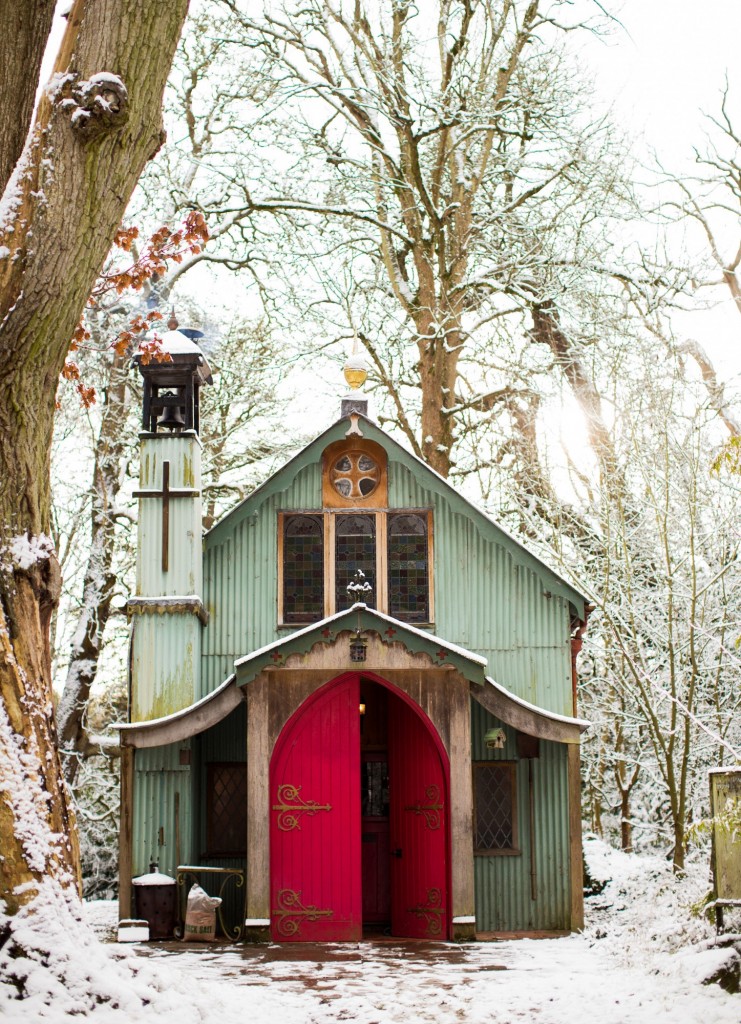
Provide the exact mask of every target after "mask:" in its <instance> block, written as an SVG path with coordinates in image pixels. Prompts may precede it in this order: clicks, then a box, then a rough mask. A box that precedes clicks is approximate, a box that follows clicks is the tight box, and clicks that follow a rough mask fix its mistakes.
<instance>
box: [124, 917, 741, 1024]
mask: <svg viewBox="0 0 741 1024" xmlns="http://www.w3.org/2000/svg"><path fill="white" fill-rule="evenodd" d="M139 949H140V956H141V957H142V958H144V959H145V960H146V961H147V965H146V966H147V967H149V968H155V969H156V968H157V966H158V965H160V964H161V965H162V966H163V967H164V966H165V965H166V966H167V968H169V969H170V970H171V971H173V972H174V973H175V974H177V975H182V976H183V977H182V984H180V983H179V984H177V986H176V987H177V988H178V989H179V990H181V991H182V988H183V987H191V986H192V988H193V991H194V993H196V992H197V996H195V997H194V1000H193V1002H192V1003H191V1006H190V1009H191V1010H192V1011H193V1013H194V1016H192V1017H190V1016H189V1014H188V1013H186V1014H183V1015H182V1016H179V1022H180V1024H186V1022H188V1021H189V1020H193V1021H204V1022H208V1024H211V1022H212V1021H213V1024H232V1021H234V1024H236V1022H237V1021H240V1022H241V1024H245V1022H247V1024H251V1022H260V1024H332V1022H336V1021H337V1022H339V1021H352V1022H357V1024H411V1022H417V1021H419V1022H425V1024H426V1022H430V1024H458V1022H460V1021H465V1022H466V1024H494V1022H495V1024H520V1022H522V1021H530V1022H535V1024H595V1022H598V1024H738V1022H739V1021H741V997H738V996H730V995H728V994H727V993H725V992H723V991H722V990H720V989H719V988H718V987H717V986H708V987H704V986H701V985H699V984H697V982H696V981H695V980H693V979H692V978H691V977H686V976H685V974H684V973H683V971H682V970H681V962H680V961H678V964H677V972H676V974H675V975H673V976H672V977H667V976H666V975H658V974H656V973H653V974H652V973H651V972H650V970H646V969H643V968H641V967H640V966H638V965H636V966H634V967H631V966H626V965H620V964H618V963H617V962H616V960H615V959H614V958H611V957H610V955H609V952H607V951H606V950H605V949H604V947H601V946H600V945H599V944H596V945H593V946H590V945H589V943H588V941H587V940H586V939H585V938H583V937H581V936H571V937H568V938H563V939H550V940H539V941H519V942H501V943H490V944H471V945H467V946H453V945H427V944H422V943H411V942H409V943H402V942H390V943H379V944H372V943H360V944H358V945H354V944H343V945H341V944H338V945H330V946H321V947H320V946H312V945H292V946H269V947H244V948H238V947H233V946H232V947H208V946H193V947H183V946H175V945H173V946H167V947H160V948H157V949H154V948H152V947H151V946H149V947H140V948H139ZM143 966H144V965H143ZM165 973H167V972H166V971H165Z"/></svg>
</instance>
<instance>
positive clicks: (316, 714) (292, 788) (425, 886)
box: [270, 675, 449, 942]
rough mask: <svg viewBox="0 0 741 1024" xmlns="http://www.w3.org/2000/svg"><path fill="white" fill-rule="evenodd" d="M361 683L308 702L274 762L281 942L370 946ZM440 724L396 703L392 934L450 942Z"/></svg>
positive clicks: (274, 901)
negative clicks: (366, 940) (435, 726)
mask: <svg viewBox="0 0 741 1024" xmlns="http://www.w3.org/2000/svg"><path fill="white" fill-rule="evenodd" d="M359 704H360V677H359V676H357V675H347V676H343V677H341V678H340V679H339V680H337V681H334V682H332V683H329V684H327V685H326V686H325V687H323V688H322V689H321V690H319V691H317V692H316V693H315V694H314V695H313V696H312V697H310V698H309V699H308V700H307V701H306V702H305V703H304V705H302V707H301V708H300V709H299V711H297V712H296V714H295V715H294V716H293V717H292V718H291V719H290V720H289V722H288V723H287V724H286V726H285V728H284V729H283V731H282V733H281V735H280V737H279V739H278V742H277V744H276V747H275V751H274V753H273V757H272V760H271V766H270V890H271V892H270V895H271V929H272V937H273V939H274V940H275V941H277V942H319V941H335V942H337V941H344V940H353V939H360V938H362V934H363V910H362V908H363V892H362V867H361V792H360V764H361V754H360V713H359ZM431 730H432V726H431V725H430V723H429V722H427V721H426V720H425V719H423V717H422V716H421V715H420V714H419V713H417V712H416V711H415V710H414V709H413V708H412V707H411V706H410V705H409V704H408V703H407V702H406V701H405V700H404V699H402V698H401V697H400V696H398V695H396V694H395V693H393V692H392V691H389V695H388V773H389V839H390V843H389V847H390V852H389V857H390V884H391V932H392V934H393V935H398V936H406V937H410V938H432V939H445V938H447V937H448V934H449V925H448V920H449V901H448V807H447V770H446V766H445V765H444V764H443V759H442V755H441V751H440V749H439V747H438V744H437V742H436V740H435V738H434V735H433V733H432V731H431Z"/></svg>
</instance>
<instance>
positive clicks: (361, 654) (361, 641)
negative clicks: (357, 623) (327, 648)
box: [350, 629, 368, 662]
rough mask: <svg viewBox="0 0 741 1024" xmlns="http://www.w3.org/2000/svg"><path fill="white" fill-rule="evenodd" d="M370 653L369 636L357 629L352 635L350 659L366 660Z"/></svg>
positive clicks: (355, 660)
mask: <svg viewBox="0 0 741 1024" xmlns="http://www.w3.org/2000/svg"><path fill="white" fill-rule="evenodd" d="M367 653H368V638H367V637H365V636H363V634H362V633H361V632H360V630H359V629H356V630H355V632H354V633H353V635H352V636H351V637H350V661H353V662H357V661H365V658H366V654H367Z"/></svg>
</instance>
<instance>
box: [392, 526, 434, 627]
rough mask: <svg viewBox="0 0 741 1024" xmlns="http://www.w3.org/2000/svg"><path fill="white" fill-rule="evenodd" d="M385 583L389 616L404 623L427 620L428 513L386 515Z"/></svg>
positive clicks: (428, 588) (428, 584)
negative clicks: (386, 579)
mask: <svg viewBox="0 0 741 1024" xmlns="http://www.w3.org/2000/svg"><path fill="white" fill-rule="evenodd" d="M388 582H389V614H390V615H393V616H394V617H395V618H397V619H403V620H404V621H406V622H429V620H430V601H429V595H430V580H429V564H428V557H427V516H425V515H420V514H409V513H400V514H395V515H389V518H388Z"/></svg>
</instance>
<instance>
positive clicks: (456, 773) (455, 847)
mask: <svg viewBox="0 0 741 1024" xmlns="http://www.w3.org/2000/svg"><path fill="white" fill-rule="evenodd" d="M450 696H451V703H450V751H449V753H450V856H451V863H452V880H451V881H452V893H451V906H452V917H453V934H452V938H453V939H454V940H455V941H457V942H461V941H464V940H466V939H472V938H473V937H474V936H475V933H476V918H475V902H474V882H473V842H472V838H471V837H472V828H473V780H472V778H471V704H470V696H469V688H468V685H467V684H466V682H465V680H461V681H460V683H459V685H457V686H451V687H450Z"/></svg>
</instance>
